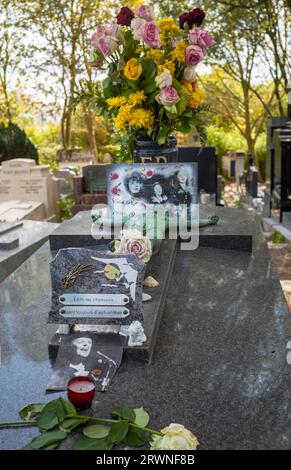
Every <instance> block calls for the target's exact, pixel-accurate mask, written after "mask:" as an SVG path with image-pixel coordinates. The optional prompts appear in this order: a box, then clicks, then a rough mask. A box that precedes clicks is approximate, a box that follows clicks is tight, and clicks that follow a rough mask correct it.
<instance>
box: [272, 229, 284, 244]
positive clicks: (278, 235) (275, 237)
mask: <svg viewBox="0 0 291 470" xmlns="http://www.w3.org/2000/svg"><path fill="white" fill-rule="evenodd" d="M272 242H273V243H285V237H284V236H283V235H282V234H281V233H280V232H277V231H276V230H275V232H274V235H273V237H272Z"/></svg>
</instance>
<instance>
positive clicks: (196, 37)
mask: <svg viewBox="0 0 291 470" xmlns="http://www.w3.org/2000/svg"><path fill="white" fill-rule="evenodd" d="M188 39H189V42H190V43H191V44H195V45H196V46H199V47H201V49H202V50H203V52H205V51H206V49H208V48H209V47H211V46H213V44H214V39H213V37H212V36H211V34H209V33H208V31H206V30H205V29H193V30H192V31H190V33H189V36H188Z"/></svg>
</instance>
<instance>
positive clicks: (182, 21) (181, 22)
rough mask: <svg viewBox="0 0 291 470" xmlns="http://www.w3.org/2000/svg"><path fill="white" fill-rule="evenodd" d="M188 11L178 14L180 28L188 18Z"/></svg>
mask: <svg viewBox="0 0 291 470" xmlns="http://www.w3.org/2000/svg"><path fill="white" fill-rule="evenodd" d="M189 16H190V13H188V12H187V11H185V13H182V15H180V16H179V23H180V28H181V29H183V27H184V24H185V23H187V21H188V19H189Z"/></svg>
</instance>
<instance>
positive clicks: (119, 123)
mask: <svg viewBox="0 0 291 470" xmlns="http://www.w3.org/2000/svg"><path fill="white" fill-rule="evenodd" d="M132 108H133V107H132V106H130V105H128V104H126V105H125V106H122V107H121V108H120V110H119V111H118V113H117V116H116V117H115V118H114V119H113V122H114V125H115V128H116V130H117V131H118V132H120V131H123V130H124V129H125V128H126V126H127V125H128V122H129V119H130V117H131V113H132Z"/></svg>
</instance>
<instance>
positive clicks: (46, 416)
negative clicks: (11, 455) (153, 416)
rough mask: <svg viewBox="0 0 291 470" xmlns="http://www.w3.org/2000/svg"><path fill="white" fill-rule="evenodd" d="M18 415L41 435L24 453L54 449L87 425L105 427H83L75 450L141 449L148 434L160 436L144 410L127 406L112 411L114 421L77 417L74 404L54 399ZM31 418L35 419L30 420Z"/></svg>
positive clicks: (74, 446)
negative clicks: (73, 432) (118, 447)
mask: <svg viewBox="0 0 291 470" xmlns="http://www.w3.org/2000/svg"><path fill="white" fill-rule="evenodd" d="M19 414H20V416H21V418H22V420H23V421H21V422H20V423H21V424H24V421H25V420H29V421H28V422H27V424H29V425H31V424H34V425H36V426H37V427H38V429H39V430H40V431H41V434H40V435H39V436H37V437H34V438H33V439H32V441H31V442H30V443H29V444H28V445H27V446H25V448H24V449H25V450H39V449H42V450H52V449H55V448H57V447H58V446H59V444H60V443H61V441H63V440H64V439H65V438H66V437H67V436H68V434H69V433H70V432H71V431H72V430H73V429H75V428H76V427H79V426H81V425H84V424H86V423H87V422H88V421H95V422H96V421H98V422H101V423H104V424H99V423H98V424H92V425H90V426H86V427H84V428H83V430H82V435H81V437H79V438H78V439H77V440H76V441H75V443H74V445H73V449H74V450H110V449H112V447H113V446H114V444H126V445H130V446H132V447H140V446H142V445H144V444H145V443H147V442H149V439H150V436H151V434H158V435H161V433H160V432H158V431H155V430H154V429H149V428H147V427H146V426H147V424H148V422H149V415H148V413H147V412H146V411H145V410H144V409H143V408H134V409H133V408H130V407H128V406H126V405H121V406H118V407H116V408H115V409H114V410H113V412H112V416H114V419H103V418H95V417H94V416H84V415H78V414H77V411H76V409H75V407H74V406H73V404H72V403H71V402H69V401H67V400H64V399H63V398H57V399H56V400H52V401H50V402H49V403H46V404H42V403H41V404H39V403H37V404H30V405H26V406H25V407H24V408H22V409H21V410H20V412H19ZM33 417H34V418H35V419H34V420H31V419H32V418H33ZM20 423H19V424H20ZM1 425H2V426H12V425H15V422H13V423H11V422H10V423H1Z"/></svg>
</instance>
